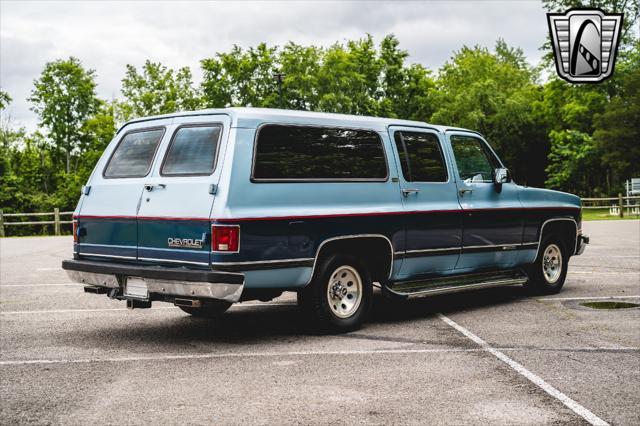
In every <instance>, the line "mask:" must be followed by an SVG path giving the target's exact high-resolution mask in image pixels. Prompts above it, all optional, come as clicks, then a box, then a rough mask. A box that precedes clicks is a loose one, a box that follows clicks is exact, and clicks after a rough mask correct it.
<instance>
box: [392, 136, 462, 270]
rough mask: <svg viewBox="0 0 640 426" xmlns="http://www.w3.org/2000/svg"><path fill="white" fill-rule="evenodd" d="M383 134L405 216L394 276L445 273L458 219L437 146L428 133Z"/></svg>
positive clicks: (456, 247) (455, 252) (456, 248)
mask: <svg viewBox="0 0 640 426" xmlns="http://www.w3.org/2000/svg"><path fill="white" fill-rule="evenodd" d="M389 132H390V137H391V140H392V141H394V146H395V149H396V157H397V158H398V159H399V162H400V167H399V169H400V176H399V179H400V189H401V191H402V195H403V196H402V202H403V205H404V209H405V211H406V212H407V214H405V215H404V220H405V252H404V253H403V256H404V261H403V262H402V267H401V272H400V275H401V276H402V277H411V276H416V275H420V274H428V273H441V272H446V271H451V270H453V269H454V267H455V265H456V262H457V261H458V257H459V256H460V245H461V241H462V220H461V208H460V204H459V203H458V196H457V191H456V183H455V181H454V179H453V177H452V173H451V172H450V171H449V168H448V167H447V161H446V155H445V152H446V151H445V149H444V147H443V146H442V142H443V141H442V140H441V138H440V135H439V134H438V133H437V132H436V131H434V130H430V129H421V128H412V127H391V128H390V129H389Z"/></svg>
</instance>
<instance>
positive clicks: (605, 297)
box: [536, 295, 640, 302]
mask: <svg viewBox="0 0 640 426" xmlns="http://www.w3.org/2000/svg"><path fill="white" fill-rule="evenodd" d="M608 299H640V295H637V296H594V297H587V296H581V297H545V298H542V299H536V300H538V301H539V302H553V301H556V300H608Z"/></svg>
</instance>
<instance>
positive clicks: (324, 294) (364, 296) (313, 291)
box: [298, 255, 373, 332]
mask: <svg viewBox="0 0 640 426" xmlns="http://www.w3.org/2000/svg"><path fill="white" fill-rule="evenodd" d="M372 298H373V286H372V282H371V278H370V276H369V272H368V270H367V269H366V268H365V267H364V266H363V265H362V264H361V263H360V262H358V261H357V259H356V258H354V257H352V256H343V255H333V256H329V257H327V258H326V259H325V260H324V261H322V263H321V264H320V265H319V269H318V271H317V273H316V275H315V277H314V279H313V280H312V282H311V284H309V285H308V286H307V287H305V288H304V289H302V290H300V291H299V292H298V304H299V305H300V307H301V308H302V310H303V312H304V313H305V314H306V315H307V316H309V317H310V319H311V320H312V321H313V322H314V323H315V324H316V325H317V326H318V327H319V328H321V329H323V330H327V331H333V332H346V331H350V330H355V329H357V328H359V327H360V326H361V325H362V323H363V322H364V321H365V320H366V318H367V316H368V314H369V311H370V310H371V303H372Z"/></svg>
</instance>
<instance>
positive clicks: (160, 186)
mask: <svg viewBox="0 0 640 426" xmlns="http://www.w3.org/2000/svg"><path fill="white" fill-rule="evenodd" d="M166 187H167V185H165V184H164V183H159V184H157V185H154V184H151V183H145V184H144V189H145V191H147V192H151V191H153V190H154V189H165V188H166Z"/></svg>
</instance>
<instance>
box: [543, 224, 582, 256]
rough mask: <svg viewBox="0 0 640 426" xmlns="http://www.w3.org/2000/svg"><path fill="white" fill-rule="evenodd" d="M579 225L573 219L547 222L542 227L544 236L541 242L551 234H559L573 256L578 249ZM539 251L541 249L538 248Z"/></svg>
mask: <svg viewBox="0 0 640 426" xmlns="http://www.w3.org/2000/svg"><path fill="white" fill-rule="evenodd" d="M577 226H578V225H577V224H576V222H575V221H574V220H572V219H566V220H565V219H559V220H552V221H549V222H546V223H545V224H543V225H542V230H541V232H542V234H541V235H540V241H542V238H543V237H544V236H546V235H549V234H552V233H553V234H558V235H560V236H561V238H562V241H563V242H566V249H567V250H568V251H569V255H570V256H571V255H573V254H574V252H575V248H576V239H577V238H578V236H577V231H578V230H577ZM538 250H540V248H539V247H538Z"/></svg>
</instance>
